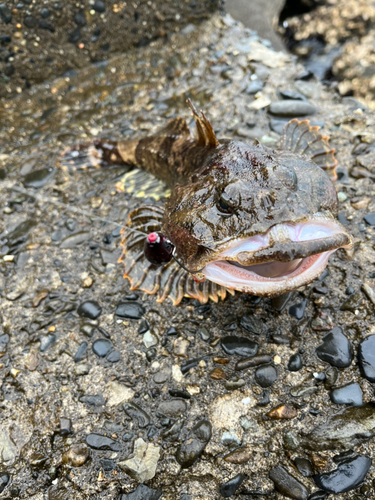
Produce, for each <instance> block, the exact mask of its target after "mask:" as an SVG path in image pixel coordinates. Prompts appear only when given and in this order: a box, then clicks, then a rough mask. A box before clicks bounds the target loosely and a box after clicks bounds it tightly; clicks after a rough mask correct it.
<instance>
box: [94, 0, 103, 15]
mask: <svg viewBox="0 0 375 500" xmlns="http://www.w3.org/2000/svg"><path fill="white" fill-rule="evenodd" d="M92 8H93V9H94V10H95V12H99V13H100V14H102V13H103V12H105V3H104V2H102V1H101V0H95V2H94V5H93V6H92Z"/></svg>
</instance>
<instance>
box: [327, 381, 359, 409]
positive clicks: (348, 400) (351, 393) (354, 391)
mask: <svg viewBox="0 0 375 500" xmlns="http://www.w3.org/2000/svg"><path fill="white" fill-rule="evenodd" d="M330 397H331V401H332V402H333V403H336V404H339V405H342V404H352V405H353V406H362V404H363V392H362V389H361V386H360V385H359V384H358V383H357V382H352V383H350V384H346V385H343V386H341V387H335V388H334V389H332V390H331V394H330Z"/></svg>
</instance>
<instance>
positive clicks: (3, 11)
mask: <svg viewBox="0 0 375 500" xmlns="http://www.w3.org/2000/svg"><path fill="white" fill-rule="evenodd" d="M0 17H1V19H2V20H3V21H4V23H5V24H9V23H10V22H12V13H11V12H10V10H9V9H8V7H7V6H6V5H5V4H4V3H2V4H0Z"/></svg>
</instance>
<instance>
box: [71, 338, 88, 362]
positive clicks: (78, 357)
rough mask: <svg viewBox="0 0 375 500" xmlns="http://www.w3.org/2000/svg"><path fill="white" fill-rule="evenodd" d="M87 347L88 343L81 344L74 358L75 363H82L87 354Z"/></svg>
mask: <svg viewBox="0 0 375 500" xmlns="http://www.w3.org/2000/svg"><path fill="white" fill-rule="evenodd" d="M87 347H88V343H87V342H81V344H80V346H79V347H78V349H77V352H76V354H75V356H74V358H73V359H74V362H75V363H79V362H80V361H82V359H83V357H84V356H85V354H86V351H87Z"/></svg>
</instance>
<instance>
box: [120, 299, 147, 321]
mask: <svg viewBox="0 0 375 500" xmlns="http://www.w3.org/2000/svg"><path fill="white" fill-rule="evenodd" d="M145 312H146V311H145V308H144V307H143V306H142V305H141V304H138V302H121V303H120V304H118V306H117V307H116V311H115V314H116V316H119V317H120V318H128V319H142V316H143V315H144V314H145Z"/></svg>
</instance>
